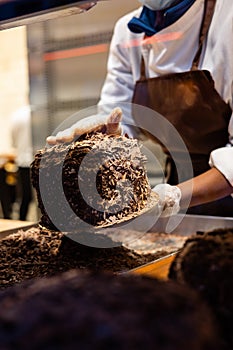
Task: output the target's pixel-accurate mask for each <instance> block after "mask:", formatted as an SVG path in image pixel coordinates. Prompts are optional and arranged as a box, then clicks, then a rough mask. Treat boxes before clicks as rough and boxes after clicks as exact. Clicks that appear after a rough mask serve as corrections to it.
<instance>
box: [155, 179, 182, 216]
mask: <svg viewBox="0 0 233 350" xmlns="http://www.w3.org/2000/svg"><path fill="white" fill-rule="evenodd" d="M152 191H154V192H156V193H157V194H158V195H159V209H160V212H161V215H160V216H161V217H167V216H171V215H175V214H177V213H178V211H179V210H180V199H181V190H180V189H179V188H178V187H177V186H171V185H168V184H159V185H156V186H155V187H154V188H153V189H152Z"/></svg>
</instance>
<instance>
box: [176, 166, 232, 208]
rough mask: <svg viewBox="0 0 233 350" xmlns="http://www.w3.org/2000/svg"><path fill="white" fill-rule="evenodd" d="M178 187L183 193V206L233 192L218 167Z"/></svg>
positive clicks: (181, 203)
mask: <svg viewBox="0 0 233 350" xmlns="http://www.w3.org/2000/svg"><path fill="white" fill-rule="evenodd" d="M177 187H179V188H180V190H181V193H182V197H181V202H180V206H181V208H187V206H189V207H193V206H195V205H200V204H204V203H207V202H211V201H214V200H217V199H220V198H223V197H226V196H228V195H230V194H232V193H233V187H232V186H231V185H230V183H229V182H228V181H227V180H226V178H225V177H224V176H223V175H222V173H221V172H220V171H219V170H217V169H216V168H211V169H210V170H208V171H207V172H205V173H204V174H201V175H199V176H196V177H195V178H193V179H192V180H188V181H185V182H183V183H181V184H179V185H178V186H177ZM189 202H190V203H189Z"/></svg>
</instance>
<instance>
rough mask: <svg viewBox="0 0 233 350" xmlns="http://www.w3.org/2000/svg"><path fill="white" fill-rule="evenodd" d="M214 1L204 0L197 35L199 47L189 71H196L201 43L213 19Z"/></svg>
mask: <svg viewBox="0 0 233 350" xmlns="http://www.w3.org/2000/svg"><path fill="white" fill-rule="evenodd" d="M215 3H216V0H205V4H204V15H203V19H202V23H201V29H200V35H199V47H198V50H197V53H196V55H195V57H194V60H193V64H192V68H191V70H197V69H198V64H199V60H200V56H201V51H202V46H203V42H204V40H205V38H206V36H207V32H208V30H209V26H210V23H211V20H212V17H213V13H214V7H215Z"/></svg>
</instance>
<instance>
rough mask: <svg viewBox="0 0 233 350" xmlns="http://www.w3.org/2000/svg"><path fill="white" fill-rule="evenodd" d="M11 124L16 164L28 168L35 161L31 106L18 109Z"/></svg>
mask: <svg viewBox="0 0 233 350" xmlns="http://www.w3.org/2000/svg"><path fill="white" fill-rule="evenodd" d="M11 124H12V129H11V131H12V143H13V147H15V149H16V163H17V165H18V166H19V167H22V168H28V167H30V164H31V162H32V161H33V150H32V132H31V108H30V106H24V107H21V108H20V109H18V110H17V111H16V112H15V113H14V114H13V115H12V117H11Z"/></svg>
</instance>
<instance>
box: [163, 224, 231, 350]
mask: <svg viewBox="0 0 233 350" xmlns="http://www.w3.org/2000/svg"><path fill="white" fill-rule="evenodd" d="M169 277H170V279H173V280H176V281H178V282H180V283H183V284H187V285H188V286H190V287H192V288H193V289H195V290H197V291H198V292H199V293H200V294H201V296H202V297H203V299H204V300H205V301H206V302H207V303H208V305H209V306H210V307H211V308H212V310H213V312H214V314H215V317H216V319H217V320H218V324H219V328H220V330H221V334H222V339H223V344H222V347H221V349H233V333H232V324H233V298H232V288H233V228H232V229H216V230H213V231H209V232H205V233H203V234H198V235H196V236H193V237H191V238H189V239H188V240H187V241H186V242H185V244H184V246H183V248H182V249H181V250H180V252H178V254H177V255H176V257H175V259H174V261H173V263H172V265H171V267H170V272H169Z"/></svg>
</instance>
